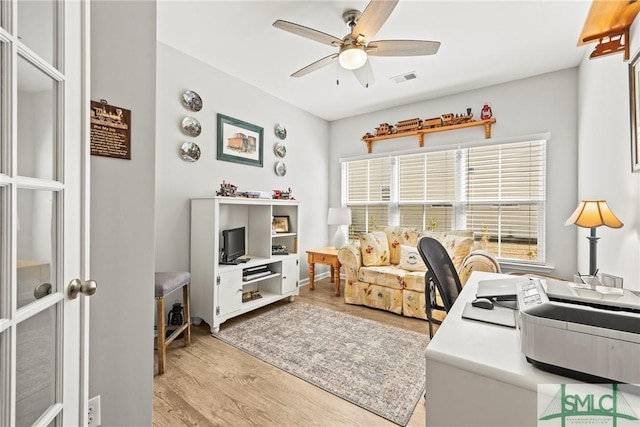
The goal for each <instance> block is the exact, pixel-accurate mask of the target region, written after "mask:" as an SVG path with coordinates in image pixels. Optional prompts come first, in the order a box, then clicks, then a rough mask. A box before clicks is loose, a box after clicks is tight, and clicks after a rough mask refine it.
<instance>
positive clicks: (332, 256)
mask: <svg viewBox="0 0 640 427" xmlns="http://www.w3.org/2000/svg"><path fill="white" fill-rule="evenodd" d="M307 254H308V261H309V289H311V290H313V289H314V287H313V279H314V276H315V267H314V264H316V263H318V264H328V265H330V266H331V283H333V284H334V286H335V288H336V296H340V267H341V265H340V261H338V249H336V248H334V247H333V246H327V247H324V248H319V249H310V250H308V251H307Z"/></svg>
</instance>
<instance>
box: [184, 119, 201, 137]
mask: <svg viewBox="0 0 640 427" xmlns="http://www.w3.org/2000/svg"><path fill="white" fill-rule="evenodd" d="M181 127H182V132H184V133H185V134H186V135H189V136H198V135H200V132H202V126H200V122H199V121H198V119H196V118H195V117H189V116H187V117H185V118H184V119H182V125H181Z"/></svg>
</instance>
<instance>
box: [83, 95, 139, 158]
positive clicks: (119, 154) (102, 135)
mask: <svg viewBox="0 0 640 427" xmlns="http://www.w3.org/2000/svg"><path fill="white" fill-rule="evenodd" d="M91 155H92V156H104V157H115V158H117V159H127V160H131V110H125V109H124V108H120V107H114V106H113V105H109V104H106V103H104V102H96V101H91Z"/></svg>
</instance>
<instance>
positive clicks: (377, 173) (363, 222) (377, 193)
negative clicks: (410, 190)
mask: <svg viewBox="0 0 640 427" xmlns="http://www.w3.org/2000/svg"><path fill="white" fill-rule="evenodd" d="M343 170H344V171H345V173H346V175H347V177H348V179H347V180H346V187H347V191H346V193H347V200H349V203H348V204H347V206H348V207H349V208H351V226H350V228H349V237H350V238H356V237H357V236H358V235H360V234H362V233H366V232H367V231H369V230H373V229H374V228H375V227H376V226H378V225H386V224H389V204H390V202H391V185H392V183H391V159H390V158H389V157H383V158H378V159H371V160H357V161H353V162H348V163H347V165H346V168H343Z"/></svg>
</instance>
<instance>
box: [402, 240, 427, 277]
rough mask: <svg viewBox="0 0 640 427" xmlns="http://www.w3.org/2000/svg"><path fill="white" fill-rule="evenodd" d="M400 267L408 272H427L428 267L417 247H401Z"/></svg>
mask: <svg viewBox="0 0 640 427" xmlns="http://www.w3.org/2000/svg"><path fill="white" fill-rule="evenodd" d="M398 267H400V268H402V269H404V270H407V271H427V266H426V265H425V264H424V261H423V260H422V257H421V256H420V253H419V252H418V248H416V247H415V246H407V245H401V246H400V262H399V263H398Z"/></svg>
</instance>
